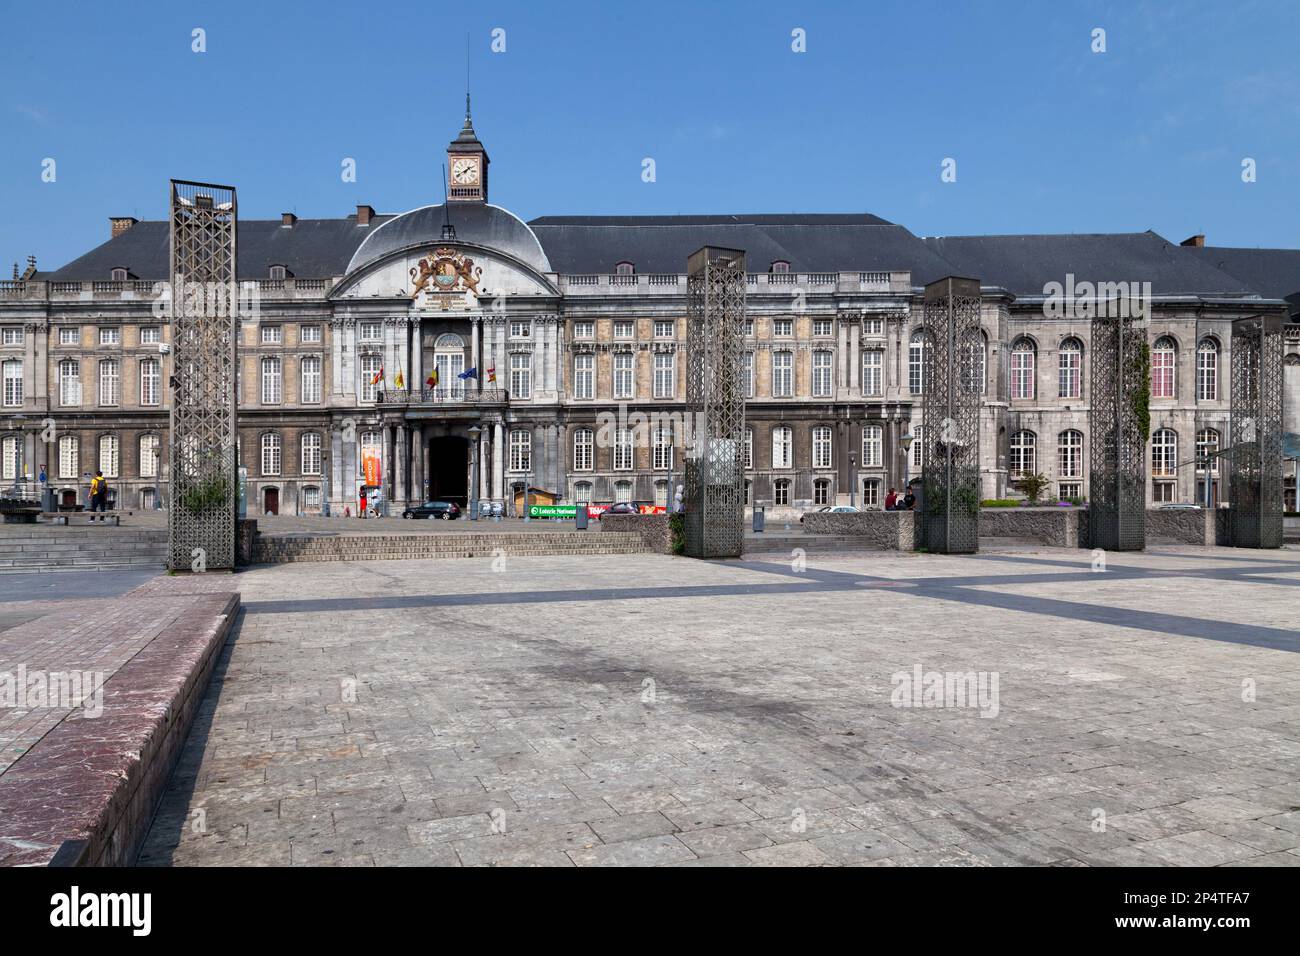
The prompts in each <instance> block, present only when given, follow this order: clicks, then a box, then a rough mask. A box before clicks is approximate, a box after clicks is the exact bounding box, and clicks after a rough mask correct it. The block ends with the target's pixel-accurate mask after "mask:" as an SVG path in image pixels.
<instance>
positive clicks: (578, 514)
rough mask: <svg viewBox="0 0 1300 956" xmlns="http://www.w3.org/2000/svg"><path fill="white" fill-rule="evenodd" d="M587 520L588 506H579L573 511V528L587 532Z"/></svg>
mask: <svg viewBox="0 0 1300 956" xmlns="http://www.w3.org/2000/svg"><path fill="white" fill-rule="evenodd" d="M587 518H588V514H587V506H586V505H585V504H580V505H578V507H577V508H575V509H574V511H573V526H574V527H575V528H577V529H578V530H579V531H586V530H587Z"/></svg>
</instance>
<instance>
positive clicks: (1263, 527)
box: [1228, 315, 1283, 548]
mask: <svg viewBox="0 0 1300 956" xmlns="http://www.w3.org/2000/svg"><path fill="white" fill-rule="evenodd" d="M1282 367H1283V342H1282V317H1281V316H1277V315H1268V316H1255V317H1253V318H1249V319H1237V320H1236V321H1234V322H1233V323H1232V443H1231V446H1230V462H1231V468H1232V485H1231V489H1232V491H1231V494H1232V497H1231V498H1230V499H1229V501H1230V502H1231V504H1230V507H1229V511H1228V527H1229V532H1228V535H1229V537H1228V540H1229V541H1230V542H1231V543H1232V545H1233V546H1234V547H1237V548H1280V547H1282V427H1283V425H1282V374H1283V372H1282Z"/></svg>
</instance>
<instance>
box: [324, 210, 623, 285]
mask: <svg viewBox="0 0 1300 956" xmlns="http://www.w3.org/2000/svg"><path fill="white" fill-rule="evenodd" d="M446 220H450V222H451V224H452V225H453V226H455V227H456V238H457V239H458V240H461V241H463V242H474V243H477V244H479V245H481V246H486V247H487V248H489V249H498V250H500V251H501V252H504V253H506V254H508V255H511V256H514V257H515V258H516V259H518V260H520V261H521V262H524V263H526V264H528V265H529V266H532V268H533V269H535V270H536V271H538V272H551V271H552V269H551V265H550V263H549V262H547V260H546V253H545V252H543V251H542V247H541V245H540V244H539V243H538V241H537V236H536V235H534V234H533V231H532V230H531V229H530V228H529V227H528V225H527V224H526V223H525V222H524V221H523V220H522V219H520V218H518V217H517V216H515V215H514V213H511V212H509V211H507V210H505V209H502V208H501V207H500V206H493V205H491V204H490V203H479V202H454V203H451V204H450V205H449V206H443V205H437V206H422V207H421V208H419V209H412V210H411V211H410V212H404V213H402V214H401V215H400V216H394V217H393V218H392V219H389V220H388V221H387V222H385V223H384V224H383V225H382V226H379V227H371V229H370V231H369V235H367V236H366V238H365V239H364V240H363V241H362V243H361V245H360V246H358V247H357V250H356V252H355V254H353V255H352V256H351V257H350V260H349V261H348V262H347V263H346V271H347V272H351V271H352V270H353V269H359V268H361V267H362V266H364V265H366V264H368V263H371V262H375V261H377V260H379V259H382V258H383V257H384V256H386V255H388V254H389V253H392V252H396V251H397V250H398V249H405V248H408V247H410V246H415V245H421V244H428V243H431V242H434V243H436V242H438V241H439V240H440V239H441V237H442V227H443V222H444V221H446ZM610 271H611V272H612V271H613V270H612V269H611V270H610ZM330 274H331V275H342V274H343V273H342V272H341V271H340V272H338V273H330Z"/></svg>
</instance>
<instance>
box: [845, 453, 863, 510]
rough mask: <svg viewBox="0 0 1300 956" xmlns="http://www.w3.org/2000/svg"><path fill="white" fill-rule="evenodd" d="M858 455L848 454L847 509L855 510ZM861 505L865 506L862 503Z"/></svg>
mask: <svg viewBox="0 0 1300 956" xmlns="http://www.w3.org/2000/svg"><path fill="white" fill-rule="evenodd" d="M857 493H858V453H857V452H854V451H851V452H849V507H850V508H856V507H857V503H858V499H857ZM863 504H866V502H865V501H864V502H863Z"/></svg>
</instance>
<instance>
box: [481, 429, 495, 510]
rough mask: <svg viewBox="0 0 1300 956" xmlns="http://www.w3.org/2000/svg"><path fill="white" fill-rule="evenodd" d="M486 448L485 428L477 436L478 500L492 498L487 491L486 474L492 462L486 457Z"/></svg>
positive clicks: (487, 443)
mask: <svg viewBox="0 0 1300 956" xmlns="http://www.w3.org/2000/svg"><path fill="white" fill-rule="evenodd" d="M488 446H489V442H488V430H487V429H486V428H485V429H483V431H482V432H480V433H479V436H478V496H479V499H480V500H482V499H483V498H491V497H492V493H491V491H490V490H489V476H488V472H489V471H490V470H491V468H492V460H491V458H490V457H489V456H488Z"/></svg>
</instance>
